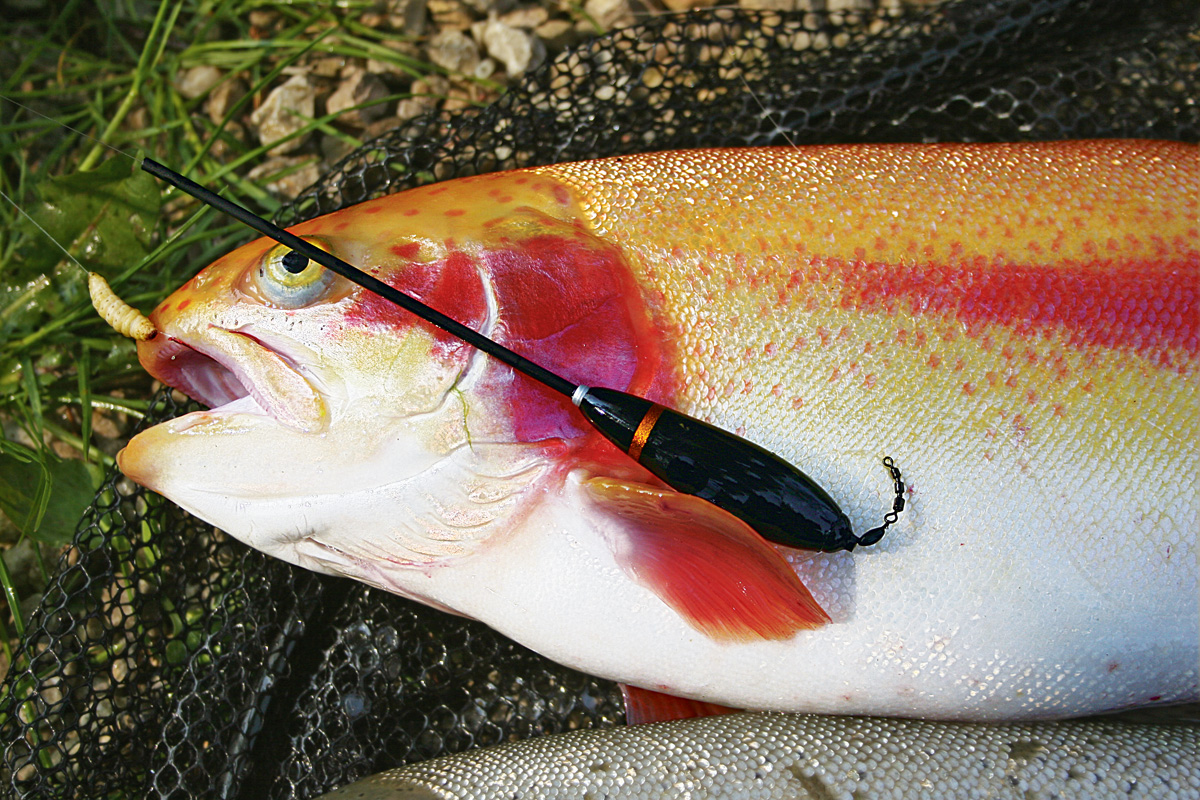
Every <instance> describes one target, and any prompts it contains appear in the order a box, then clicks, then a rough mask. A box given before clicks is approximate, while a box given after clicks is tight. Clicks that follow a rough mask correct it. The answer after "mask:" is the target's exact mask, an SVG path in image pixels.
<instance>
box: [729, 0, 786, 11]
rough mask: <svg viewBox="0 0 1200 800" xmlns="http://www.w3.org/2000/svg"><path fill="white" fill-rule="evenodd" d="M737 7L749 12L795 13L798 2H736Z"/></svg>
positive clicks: (783, 0)
mask: <svg viewBox="0 0 1200 800" xmlns="http://www.w3.org/2000/svg"><path fill="white" fill-rule="evenodd" d="M738 5H739V6H740V7H742V8H745V9H749V10H751V11H795V10H796V9H797V8H798V7H799V2H798V0H738Z"/></svg>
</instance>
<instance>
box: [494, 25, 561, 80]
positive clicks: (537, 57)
mask: <svg viewBox="0 0 1200 800" xmlns="http://www.w3.org/2000/svg"><path fill="white" fill-rule="evenodd" d="M483 45H484V47H486V48H487V51H488V55H489V56H491V57H492V58H494V59H496V60H497V61H499V62H500V63H502V64H504V71H505V72H507V73H508V75H509V77H510V78H515V77H517V76H519V75H523V74H524V73H525V71H526V70H528V69H531V68H535V67H537V65H538V64H539V63H541V60H542V59H543V58H545V57H546V48H545V45H543V44H542V43H541V42H540V41H538V40H537V39H535V38H533V37H532V36H530V35H529V34H528V33H526V32H525V31H523V30H520V29H519V28H513V27H511V26H509V25H505V24H504V23H503V22H501V21H500V20H498V19H490V20H488V22H487V25H486V27H484V29H483Z"/></svg>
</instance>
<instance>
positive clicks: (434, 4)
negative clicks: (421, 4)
mask: <svg viewBox="0 0 1200 800" xmlns="http://www.w3.org/2000/svg"><path fill="white" fill-rule="evenodd" d="M426 5H427V8H428V9H429V15H430V16H431V17H433V22H434V24H435V25H437V27H438V28H440V29H442V30H443V31H445V30H446V29H448V28H453V29H454V30H460V31H465V30H466V29H467V28H469V27H470V26H471V20H472V19H474V17H473V16H472V15H471V12H470V11H469V10H468V9H467V7H466V5H465V4H464V3H463V1H462V0H426Z"/></svg>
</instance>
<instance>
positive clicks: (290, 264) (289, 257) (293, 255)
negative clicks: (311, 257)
mask: <svg viewBox="0 0 1200 800" xmlns="http://www.w3.org/2000/svg"><path fill="white" fill-rule="evenodd" d="M283 268H284V269H286V270H287V271H288V272H290V273H292V274H293V275H296V274H298V273H301V272H304V270H305V269H307V268H308V256H306V255H304V254H303V253H297V252H296V251H295V250H289V251H288V252H287V254H286V255H285V256H284V257H283Z"/></svg>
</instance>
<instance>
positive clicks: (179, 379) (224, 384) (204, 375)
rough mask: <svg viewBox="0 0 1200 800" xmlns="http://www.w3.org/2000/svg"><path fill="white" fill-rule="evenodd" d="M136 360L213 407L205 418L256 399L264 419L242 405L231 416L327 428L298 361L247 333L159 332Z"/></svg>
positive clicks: (210, 329)
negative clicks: (231, 404) (297, 366)
mask: <svg viewBox="0 0 1200 800" xmlns="http://www.w3.org/2000/svg"><path fill="white" fill-rule="evenodd" d="M164 334H165V335H164ZM138 360H139V361H141V362H142V366H143V367H145V369H146V371H147V372H149V373H150V375H152V376H153V377H155V378H157V379H158V380H160V381H162V382H163V383H165V384H167V385H168V386H172V387H174V388H176V389H178V390H180V391H181V392H183V393H184V394H186V395H187V396H188V397H190V398H192V399H193V400H197V401H199V402H201V403H204V404H205V405H207V406H209V408H210V410H209V411H207V412H203V413H205V414H207V415H212V414H214V413H217V414H219V413H221V411H222V408H223V407H225V406H227V405H229V404H230V403H233V402H235V401H237V400H240V399H242V398H245V397H252V398H253V399H254V401H255V402H256V403H257V405H258V407H259V408H261V409H262V411H263V412H264V414H263V415H258V414H254V413H253V412H252V411H249V410H247V409H246V408H245V407H244V404H242V407H241V408H239V409H238V410H237V411H231V413H235V414H243V415H251V416H268V417H271V418H273V419H275V420H276V421H277V422H279V423H281V424H283V425H286V426H287V427H290V428H295V429H298V430H302V431H306V432H316V431H320V430H322V429H324V427H325V426H326V424H327V414H326V410H325V402H324V397H323V396H322V394H321V393H320V392H319V391H318V390H317V389H316V387H315V386H313V384H312V382H311V381H309V380H308V379H306V378H305V377H304V376H303V375H302V374H301V373H300V371H299V370H298V369H297V368H296V366H295V363H296V362H295V360H294V359H293V358H292V357H290V356H289V355H288V354H287V353H286V352H283V351H282V350H280V349H279V348H278V347H272V346H268V345H267V344H265V343H264V342H263V341H262V340H261V339H260V338H258V337H256V336H254V335H252V334H250V333H248V332H246V331H244V330H231V329H228V328H223V327H221V326H218V325H213V324H211V323H210V324H209V325H207V326H206V327H204V328H202V329H200V330H199V331H196V332H194V333H189V332H182V331H178V330H174V331H172V330H170V329H167V330H160V335H159V336H157V337H155V339H154V340H151V341H150V342H145V343H142V344H140V345H139V347H138Z"/></svg>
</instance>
